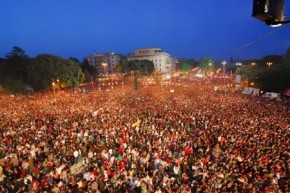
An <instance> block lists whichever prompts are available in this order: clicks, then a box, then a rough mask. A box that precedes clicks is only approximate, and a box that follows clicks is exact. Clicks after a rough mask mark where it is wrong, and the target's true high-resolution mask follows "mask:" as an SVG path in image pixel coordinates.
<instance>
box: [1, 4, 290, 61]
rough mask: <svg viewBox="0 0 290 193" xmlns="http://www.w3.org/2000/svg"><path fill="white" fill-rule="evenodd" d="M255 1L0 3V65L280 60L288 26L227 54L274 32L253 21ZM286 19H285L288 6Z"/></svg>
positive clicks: (288, 43) (288, 34) (288, 41)
mask: <svg viewBox="0 0 290 193" xmlns="http://www.w3.org/2000/svg"><path fill="white" fill-rule="evenodd" d="M252 6H253V0H234V1H229V0H9V1H7V0H5V1H4V0H3V1H1V2H0V25H1V29H0V57H3V56H4V55H5V54H7V53H8V52H9V51H10V50H11V48H12V47H13V46H19V47H21V48H23V49H24V50H25V51H26V54H28V55H29V56H31V57H35V56H36V55H38V54H43V53H48V54H54V55H59V56H62V57H76V58H79V59H80V60H82V59H83V58H84V57H85V56H87V55H89V54H92V53H94V52H96V53H103V52H116V53H121V54H127V53H132V52H134V49H136V48H144V47H159V48H162V49H163V50H165V51H167V52H168V53H170V54H171V55H173V56H176V57H179V58H181V57H182V58H194V59H196V60H198V59H200V58H202V57H210V58H213V59H219V60H222V59H226V60H228V59H229V58H230V57H231V56H232V57H233V58H236V59H252V58H261V57H263V56H265V55H269V54H285V53H286V50H287V48H288V47H290V26H289V27H287V28H284V29H283V30H281V31H279V32H277V33H274V34H272V35H270V36H268V37H266V38H264V39H262V40H261V41H258V42H256V43H255V44H252V45H251V46H249V47H247V48H244V49H242V50H239V51H238V52H235V53H233V54H231V52H232V51H233V50H235V49H237V48H239V47H241V46H243V45H245V44H247V43H249V42H251V41H253V40H255V39H257V38H259V37H261V36H263V35H265V34H267V33H270V32H271V31H274V30H276V28H271V27H268V26H267V25H265V24H263V23H262V22H260V21H258V20H256V19H254V18H253V17H252V16H251V15H252ZM285 14H287V15H289V14H290V0H286V10H285Z"/></svg>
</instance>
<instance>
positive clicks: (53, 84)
mask: <svg viewBox="0 0 290 193" xmlns="http://www.w3.org/2000/svg"><path fill="white" fill-rule="evenodd" d="M52 88H53V96H54V97H55V82H54V81H53V82H52Z"/></svg>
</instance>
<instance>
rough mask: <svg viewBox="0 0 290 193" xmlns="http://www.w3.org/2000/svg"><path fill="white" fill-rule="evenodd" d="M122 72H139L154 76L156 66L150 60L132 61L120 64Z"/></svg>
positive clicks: (122, 61) (123, 61)
mask: <svg viewBox="0 0 290 193" xmlns="http://www.w3.org/2000/svg"><path fill="white" fill-rule="evenodd" d="M120 66H121V71H122V72H131V71H135V70H137V71H139V72H140V73H141V74H152V73H153V72H154V64H153V62H152V61H149V60H132V61H128V62H127V61H125V60H121V62H120Z"/></svg>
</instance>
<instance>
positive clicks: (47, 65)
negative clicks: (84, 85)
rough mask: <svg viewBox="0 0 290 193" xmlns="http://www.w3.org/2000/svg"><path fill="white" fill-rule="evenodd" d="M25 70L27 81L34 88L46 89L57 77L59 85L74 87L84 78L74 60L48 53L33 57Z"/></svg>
mask: <svg viewBox="0 0 290 193" xmlns="http://www.w3.org/2000/svg"><path fill="white" fill-rule="evenodd" d="M27 72H28V74H27V75H28V80H29V83H30V84H31V86H32V87H33V88H35V89H36V90H43V89H48V88H49V87H51V84H52V82H53V81H56V80H57V79H58V80H59V83H60V86H61V87H75V86H78V85H79V84H80V83H81V82H82V81H83V80H84V74H83V72H82V70H81V68H80V66H79V65H78V64H77V62H76V61H74V60H72V59H63V58H61V57H58V56H54V55H49V54H42V55H38V56H37V57H36V58H34V59H33V60H32V62H31V64H30V65H29V66H28V70H27Z"/></svg>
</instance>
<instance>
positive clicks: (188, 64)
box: [179, 59, 196, 73]
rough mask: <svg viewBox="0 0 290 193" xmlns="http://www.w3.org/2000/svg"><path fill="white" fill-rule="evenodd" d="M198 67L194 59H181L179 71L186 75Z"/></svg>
mask: <svg viewBox="0 0 290 193" xmlns="http://www.w3.org/2000/svg"><path fill="white" fill-rule="evenodd" d="M195 66H196V61H195V60H194V59H179V69H180V72H182V73H185V72H188V71H189V70H191V69H192V68H193V67H195Z"/></svg>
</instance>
